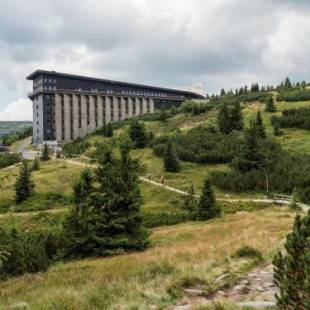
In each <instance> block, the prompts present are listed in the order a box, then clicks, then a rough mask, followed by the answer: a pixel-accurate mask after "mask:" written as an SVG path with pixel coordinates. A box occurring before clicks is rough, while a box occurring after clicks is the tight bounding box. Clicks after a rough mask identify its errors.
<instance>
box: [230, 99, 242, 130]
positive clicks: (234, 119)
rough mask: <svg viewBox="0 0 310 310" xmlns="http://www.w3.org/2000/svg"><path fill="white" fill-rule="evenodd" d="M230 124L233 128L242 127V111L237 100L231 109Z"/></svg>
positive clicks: (238, 128)
mask: <svg viewBox="0 0 310 310" xmlns="http://www.w3.org/2000/svg"><path fill="white" fill-rule="evenodd" d="M230 124H231V128H232V129H233V130H238V131H240V130H242V129H243V117H242V111H241V107H240V103H239V102H236V103H235V104H234V107H233V109H232V111H231V115H230Z"/></svg>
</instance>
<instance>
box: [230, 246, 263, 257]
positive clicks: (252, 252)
mask: <svg viewBox="0 0 310 310" xmlns="http://www.w3.org/2000/svg"><path fill="white" fill-rule="evenodd" d="M233 257H240V258H241V257H242V258H244V257H248V258H259V259H263V255H262V253H261V252H260V251H259V250H257V249H255V248H252V247H250V246H247V245H245V246H242V247H241V248H239V249H238V250H237V251H236V252H235V254H234V255H233Z"/></svg>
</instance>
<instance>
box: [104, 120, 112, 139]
mask: <svg viewBox="0 0 310 310" xmlns="http://www.w3.org/2000/svg"><path fill="white" fill-rule="evenodd" d="M104 130H105V132H104V135H105V136H106V137H113V127H112V124H111V123H108V124H107V125H105V127H104Z"/></svg>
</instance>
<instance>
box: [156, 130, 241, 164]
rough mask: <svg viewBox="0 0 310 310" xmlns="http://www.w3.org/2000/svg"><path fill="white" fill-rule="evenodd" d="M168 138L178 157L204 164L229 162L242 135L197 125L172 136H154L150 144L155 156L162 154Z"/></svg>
mask: <svg viewBox="0 0 310 310" xmlns="http://www.w3.org/2000/svg"><path fill="white" fill-rule="evenodd" d="M169 139H171V141H172V143H173V144H174V146H175V150H176V152H177V155H178V158H179V159H181V160H183V161H189V162H195V163H203V164H205V163H228V162H230V161H231V160H232V158H233V156H234V154H235V152H236V150H237V148H238V145H239V144H240V143H241V140H242V136H241V135H240V133H238V132H232V133H230V134H228V135H225V134H222V133H220V132H219V131H217V130H216V129H214V128H212V127H209V128H204V127H202V126H198V127H196V128H193V129H190V130H189V131H187V132H185V133H181V134H178V135H175V136H173V137H167V136H162V137H159V138H155V139H154V140H153V142H152V143H151V145H152V147H153V151H154V153H155V154H156V155H157V156H160V157H162V156H163V154H164V151H165V146H166V143H167V141H168V140H169Z"/></svg>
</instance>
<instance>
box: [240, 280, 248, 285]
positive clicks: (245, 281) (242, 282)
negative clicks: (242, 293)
mask: <svg viewBox="0 0 310 310" xmlns="http://www.w3.org/2000/svg"><path fill="white" fill-rule="evenodd" d="M239 283H240V284H243V285H249V284H250V281H249V280H248V279H244V280H241V281H240V282H239Z"/></svg>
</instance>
